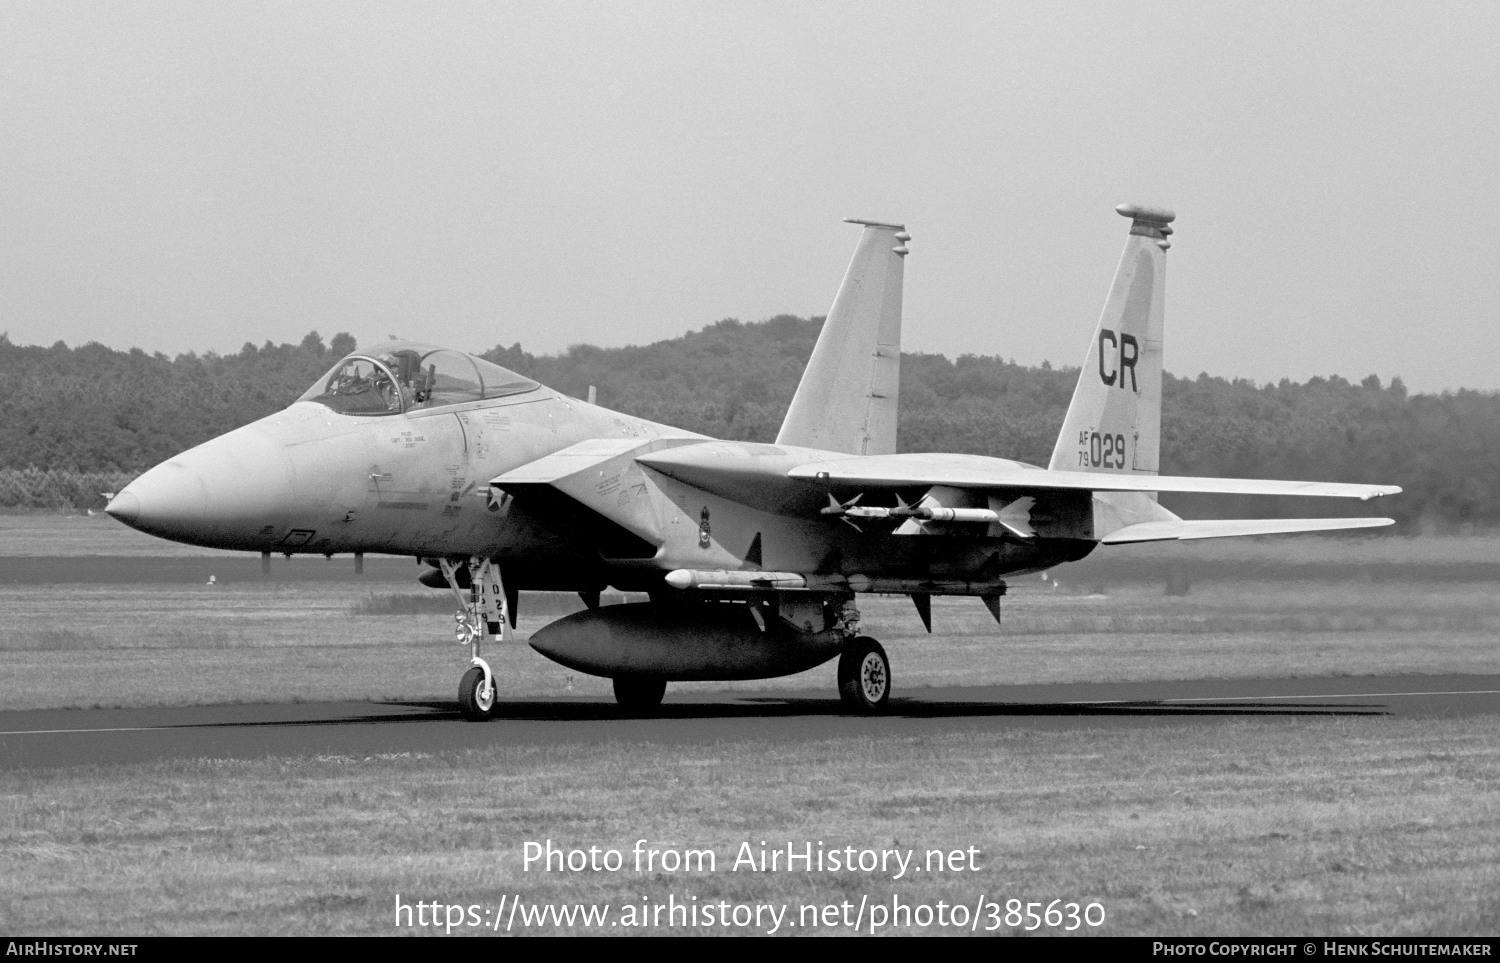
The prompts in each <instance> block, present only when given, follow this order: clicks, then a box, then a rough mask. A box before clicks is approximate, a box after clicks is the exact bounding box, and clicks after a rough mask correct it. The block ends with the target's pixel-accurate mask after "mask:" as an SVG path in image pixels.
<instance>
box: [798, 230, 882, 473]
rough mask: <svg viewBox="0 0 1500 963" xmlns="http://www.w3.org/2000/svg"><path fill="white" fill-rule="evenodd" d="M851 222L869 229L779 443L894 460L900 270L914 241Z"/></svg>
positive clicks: (805, 376) (840, 289)
mask: <svg viewBox="0 0 1500 963" xmlns="http://www.w3.org/2000/svg"><path fill="white" fill-rule="evenodd" d="M849 223H851V224H861V225H863V226H864V229H865V230H864V234H863V235H862V236H861V237H860V239H859V247H858V248H857V249H856V250H855V252H854V258H853V260H851V261H850V262H849V269H848V270H847V271H846V272H844V283H843V284H841V285H839V293H838V295H837V296H836V297H834V299H833V307H832V308H831V309H829V311H828V319H827V320H826V321H824V322H823V331H822V333H821V334H819V335H818V343H817V345H816V346H815V347H814V348H813V353H812V357H811V358H810V359H808V362H807V370H806V371H804V372H803V373H802V381H801V383H800V384H798V385H797V393H796V395H794V396H793V398H792V404H791V407H789V408H788V409H787V412H786V420H785V421H783V422H782V423H781V433H780V434H778V435H777V436H776V443H777V444H778V445H798V446H802V447H806V448H822V449H824V450H827V451H837V452H845V453H848V454H851V455H889V454H894V453H895V451H896V404H897V400H898V397H899V393H900V386H901V282H902V265H903V262H904V259H905V257H906V252H907V249H906V243H907V242H908V241H910V240H911V235H909V234H907V233H906V231H905V229H904V227H903V225H900V224H880V223H877V222H874V221H857V220H853V219H851V220H850V221H849Z"/></svg>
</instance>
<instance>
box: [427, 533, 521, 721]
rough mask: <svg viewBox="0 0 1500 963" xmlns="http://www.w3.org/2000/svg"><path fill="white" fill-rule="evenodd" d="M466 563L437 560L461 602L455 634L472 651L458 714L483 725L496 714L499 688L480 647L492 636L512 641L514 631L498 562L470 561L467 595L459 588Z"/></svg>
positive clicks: (463, 679)
mask: <svg viewBox="0 0 1500 963" xmlns="http://www.w3.org/2000/svg"><path fill="white" fill-rule="evenodd" d="M463 564H464V563H462V562H455V561H453V560H452V559H446V558H444V559H439V560H438V565H439V567H440V568H441V569H442V571H443V578H444V580H446V581H447V583H448V587H449V588H451V589H452V590H453V594H454V596H455V597H456V598H457V599H458V604H459V610H458V612H457V613H455V614H454V621H455V622H456V623H457V624H456V626H455V627H454V631H453V634H454V636H455V637H456V638H457V640H458V644H459V645H463V646H467V647H468V649H469V670H468V671H467V672H465V673H464V675H463V678H462V679H461V680H459V683H458V706H459V711H461V712H462V713H463V716H464V718H465V719H468V720H469V721H470V722H484V721H486V720H488V719H489V718H490V717H491V716H492V715H493V714H494V711H495V691H496V687H495V674H494V672H493V671H491V669H490V664H489V663H488V662H486V661H485V660H484V658H483V657H482V656H481V655H480V654H479V651H480V644H481V643H482V642H483V641H484V639H485V637H486V636H491V635H493V636H497V637H498V638H499V640H500V641H501V642H505V641H506V640H507V639H509V637H510V630H511V628H512V626H511V614H510V604H509V602H508V601H507V596H506V594H505V583H504V582H502V581H501V579H500V566H499V565H498V564H497V563H496V562H494V561H493V560H491V559H487V558H470V559H469V560H468V563H467V564H468V574H469V591H468V593H467V594H465V592H464V590H463V589H462V588H460V587H459V576H460V575H461V574H462V570H461V568H460V566H461V565H463Z"/></svg>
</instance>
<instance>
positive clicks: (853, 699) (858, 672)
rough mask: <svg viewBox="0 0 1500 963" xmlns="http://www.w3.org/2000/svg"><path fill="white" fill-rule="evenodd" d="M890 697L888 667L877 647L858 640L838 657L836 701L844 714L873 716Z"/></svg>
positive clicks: (869, 642)
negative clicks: (837, 697)
mask: <svg viewBox="0 0 1500 963" xmlns="http://www.w3.org/2000/svg"><path fill="white" fill-rule="evenodd" d="M890 696H891V663H890V660H889V659H887V658H886V656H885V649H883V648H881V647H880V643H879V642H876V641H875V640H874V639H872V638H869V637H868V636H860V637H859V638H857V639H854V640H853V641H852V642H850V643H849V644H848V645H847V646H845V647H844V653H843V655H841V656H839V699H840V701H842V702H843V703H844V708H845V710H847V711H849V712H853V713H857V714H859V715H865V716H868V715H874V714H876V713H878V712H881V711H883V710H884V709H885V704H886V701H887V700H888V699H889V698H890Z"/></svg>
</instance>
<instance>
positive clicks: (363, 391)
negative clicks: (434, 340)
mask: <svg viewBox="0 0 1500 963" xmlns="http://www.w3.org/2000/svg"><path fill="white" fill-rule="evenodd" d="M537 387H538V385H537V383H536V382H535V381H532V380H531V379H530V378H523V377H521V376H520V375H518V374H516V373H515V372H514V371H507V370H506V369H505V368H502V367H500V366H499V365H497V364H491V363H489V362H488V361H485V360H483V359H480V358H476V357H474V356H473V355H468V354H464V353H463V352H462V351H452V350H450V349H448V348H438V347H434V346H433V345H430V344H418V343H417V342H414V341H389V342H386V343H384V344H382V345H380V346H379V347H378V348H373V349H371V350H369V351H356V352H354V353H353V354H351V355H349V356H348V357H346V358H344V359H343V360H342V361H340V362H339V363H338V364H336V365H334V366H333V369H332V370H331V371H329V372H328V374H326V375H324V376H323V377H322V378H321V379H319V381H318V382H317V384H314V385H313V386H312V387H311V388H309V389H307V391H306V392H304V393H303V395H302V397H300V398H298V399H297V400H298V401H316V402H317V403H318V404H322V405H327V406H328V407H330V408H332V409H333V410H334V411H337V412H339V413H340V414H345V415H399V414H401V413H402V412H405V411H420V410H422V409H425V408H439V407H442V406H444V405H458V404H463V403H464V402H466V401H480V400H481V399H484V398H503V397H505V396H506V395H516V394H520V393H522V392H525V391H534V390H536V388H537Z"/></svg>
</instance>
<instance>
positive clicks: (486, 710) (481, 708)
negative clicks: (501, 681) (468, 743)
mask: <svg viewBox="0 0 1500 963" xmlns="http://www.w3.org/2000/svg"><path fill="white" fill-rule="evenodd" d="M458 708H459V711H460V712H462V713H463V714H464V718H465V719H468V720H469V721H470V722H484V721H486V720H488V719H489V718H490V716H491V715H492V714H493V713H494V711H495V686H494V684H493V683H491V684H490V691H489V692H488V693H486V692H485V691H484V670H483V669H481V668H480V667H479V666H477V665H475V666H470V667H469V671H468V672H465V673H464V677H463V679H462V680H460V681H459V683H458Z"/></svg>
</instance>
